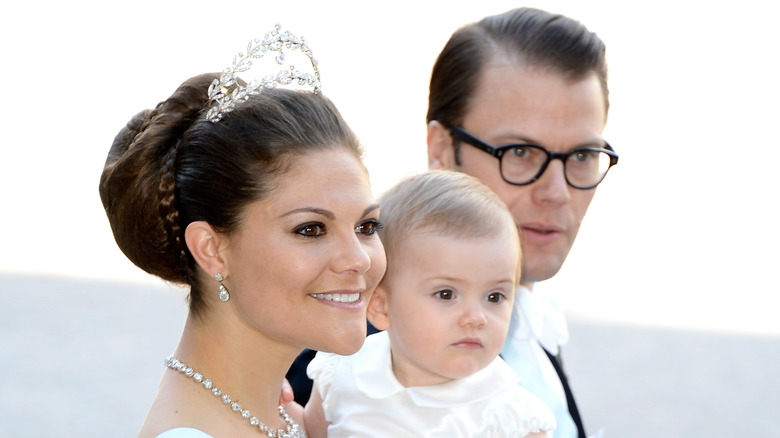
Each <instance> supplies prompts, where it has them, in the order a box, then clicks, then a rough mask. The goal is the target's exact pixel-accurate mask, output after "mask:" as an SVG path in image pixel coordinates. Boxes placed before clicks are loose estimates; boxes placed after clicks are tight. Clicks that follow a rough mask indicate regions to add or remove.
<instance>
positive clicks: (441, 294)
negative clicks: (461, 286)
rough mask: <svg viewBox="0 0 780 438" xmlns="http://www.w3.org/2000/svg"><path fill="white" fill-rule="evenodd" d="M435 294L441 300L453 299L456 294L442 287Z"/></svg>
mask: <svg viewBox="0 0 780 438" xmlns="http://www.w3.org/2000/svg"><path fill="white" fill-rule="evenodd" d="M433 296H435V297H436V298H439V299H441V300H451V299H453V298H454V297H455V294H454V293H453V292H452V291H451V290H449V289H442V290H440V291H437V292H436V293H434V294H433Z"/></svg>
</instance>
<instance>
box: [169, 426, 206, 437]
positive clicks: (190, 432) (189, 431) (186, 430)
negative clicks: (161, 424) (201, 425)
mask: <svg viewBox="0 0 780 438" xmlns="http://www.w3.org/2000/svg"><path fill="white" fill-rule="evenodd" d="M157 438H214V437H212V436H211V435H209V434H207V433H205V432H201V431H199V430H198V429H193V428H191V427H177V428H176V429H170V430H166V431H165V432H163V433H161V434H159V435H157Z"/></svg>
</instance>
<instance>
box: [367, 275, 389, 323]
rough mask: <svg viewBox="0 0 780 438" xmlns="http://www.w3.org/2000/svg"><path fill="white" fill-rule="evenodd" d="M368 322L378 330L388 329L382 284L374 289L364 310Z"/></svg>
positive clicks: (384, 291)
mask: <svg viewBox="0 0 780 438" xmlns="http://www.w3.org/2000/svg"><path fill="white" fill-rule="evenodd" d="M366 316H367V317H368V321H369V322H370V323H371V325H373V326H374V327H376V328H377V329H379V330H387V329H388V328H389V327H390V315H388V314H387V290H385V287H384V284H383V283H380V284H379V286H377V287H376V289H375V290H374V293H373V294H372V295H371V299H370V300H369V301H368V309H366Z"/></svg>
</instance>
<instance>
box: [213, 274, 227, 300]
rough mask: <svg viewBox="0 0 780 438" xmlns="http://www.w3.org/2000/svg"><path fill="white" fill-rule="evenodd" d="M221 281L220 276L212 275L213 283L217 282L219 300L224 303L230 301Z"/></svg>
mask: <svg viewBox="0 0 780 438" xmlns="http://www.w3.org/2000/svg"><path fill="white" fill-rule="evenodd" d="M222 280H224V278H222V274H220V273H219V272H217V273H216V274H214V281H218V282H219V300H220V301H222V302H223V303H224V302H225V301H227V300H229V299H230V292H228V290H227V288H226V287H225V285H224V284H222Z"/></svg>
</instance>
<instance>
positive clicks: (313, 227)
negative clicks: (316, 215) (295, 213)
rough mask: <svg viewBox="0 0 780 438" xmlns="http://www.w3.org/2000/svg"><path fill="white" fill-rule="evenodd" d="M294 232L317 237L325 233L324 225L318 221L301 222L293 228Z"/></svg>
mask: <svg viewBox="0 0 780 438" xmlns="http://www.w3.org/2000/svg"><path fill="white" fill-rule="evenodd" d="M295 233H296V234H300V235H301V236H304V237H319V236H322V235H323V234H325V225H323V224H320V223H311V224H303V225H301V226H299V227H298V228H296V229H295Z"/></svg>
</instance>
